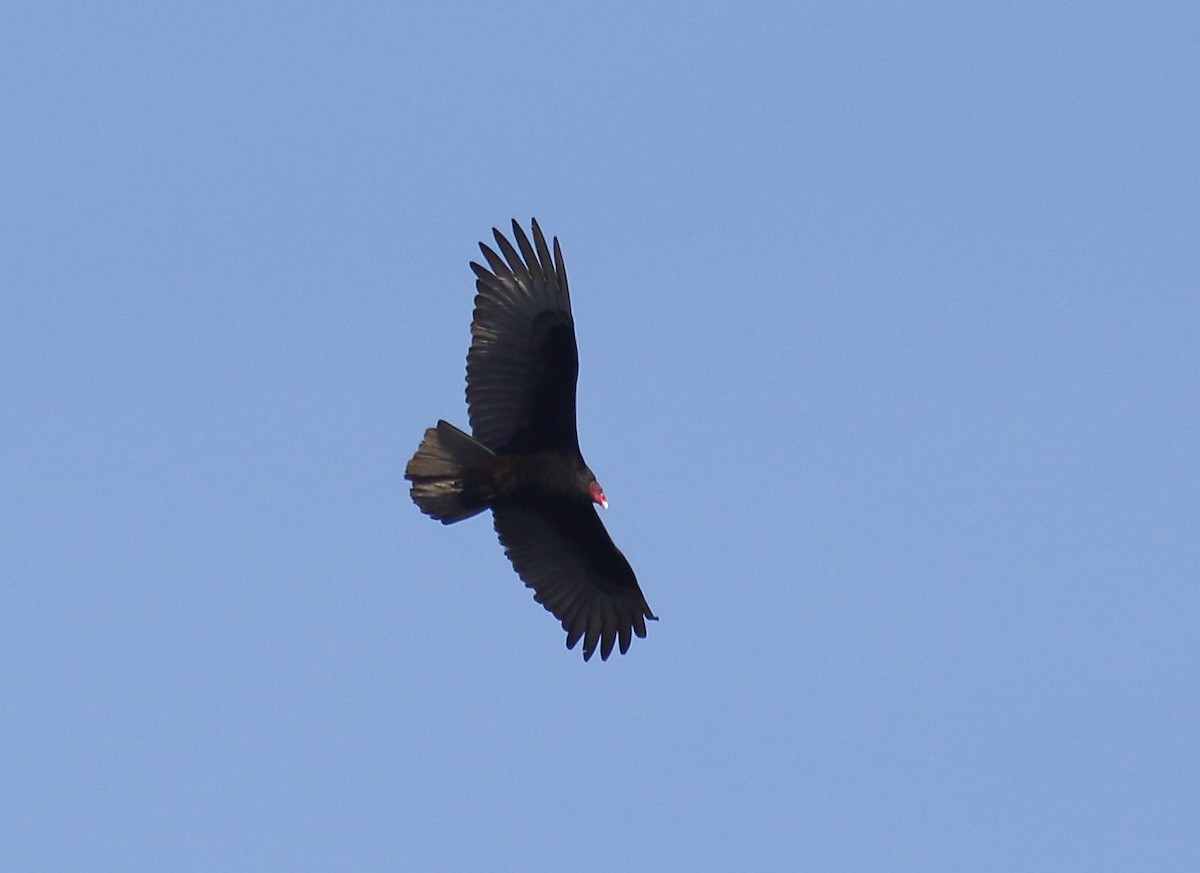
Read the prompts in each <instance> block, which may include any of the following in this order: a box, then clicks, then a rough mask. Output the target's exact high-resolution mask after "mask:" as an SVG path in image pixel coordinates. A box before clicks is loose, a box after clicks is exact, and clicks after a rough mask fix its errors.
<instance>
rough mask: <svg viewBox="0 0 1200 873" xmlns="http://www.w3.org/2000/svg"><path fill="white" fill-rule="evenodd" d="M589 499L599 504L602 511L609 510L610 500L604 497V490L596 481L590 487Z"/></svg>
mask: <svg viewBox="0 0 1200 873" xmlns="http://www.w3.org/2000/svg"><path fill="white" fill-rule="evenodd" d="M588 497H590V498H592V502H593V503H599V504H600V508H601V509H608V498H607V497H605V496H604V489H603V488H601V487H600V483H599V482H597V481H596V480H595V479H593V480H592V484H591V485H589V486H588Z"/></svg>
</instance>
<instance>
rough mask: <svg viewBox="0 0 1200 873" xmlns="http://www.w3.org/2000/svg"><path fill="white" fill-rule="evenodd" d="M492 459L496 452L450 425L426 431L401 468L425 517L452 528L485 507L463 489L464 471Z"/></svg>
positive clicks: (482, 502) (441, 422) (438, 425)
mask: <svg viewBox="0 0 1200 873" xmlns="http://www.w3.org/2000/svg"><path fill="white" fill-rule="evenodd" d="M493 457H495V452H493V451H492V450H491V449H489V448H488V447H487V446H485V445H484V444H483V443H481V442H479V441H478V440H477V439H475V438H474V437H472V436H471V435H470V434H468V433H464V432H463V431H461V430H459V429H458V428H456V427H455V426H454V425H452V424H450V423H449V422H445V421H439V422H438V423H437V427H431V428H429V429H428V430H426V431H425V437H424V439H422V440H421V445H420V447H419V448H418V449H417V453H416V454H415V455H413V457H412V460H411V461H409V462H408V466H407V467H405V468H404V478H405V479H407V480H409V481H410V482H412V483H413V484H412V499H413V501H414V502H415V503H416V504H417V506H418V507H419V508H420V510H421V511H422V512H423V513H425V514H426V515H429V516H432V517H433V518H436V519H437V520H438V521H440V522H441V523H442V524H453V523H454V522H456V521H462V520H463V519H464V518H470V517H471V516H472V515H475V514H477V513H480V512H482V511H483V510H484V509H486V508H487V504H486V503H485V502H484V501H483V500H482V499H481V498H480V497H479V496H478V495H472V494H471V493H469V491H467V490H465V489H464V487H463V475H464V472H465V470H466V467H467V466H468V465H470V464H477V463H479V462H481V461H486V460H488V459H489V458H493Z"/></svg>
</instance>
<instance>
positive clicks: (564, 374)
mask: <svg viewBox="0 0 1200 873" xmlns="http://www.w3.org/2000/svg"><path fill="white" fill-rule="evenodd" d="M512 227H513V239H515V240H516V247H514V246H513V244H512V243H510V242H509V241H508V240H507V239H506V238H505V237H504V235H503V234H502V233H500V231H499V230H495V231H493V233H494V235H495V237H496V245H497V247H498V248H499V249H500V254H497V253H496V252H495V251H494V250H492V249H491V248H490V247H488V246H487V245H485V244H483V243H480V244H479V248H480V250H481V251H482V252H483V256H484V260H486V261H487V264H488V265H487V266H486V267H484V266H481V265H480V264H477V263H474V262H472V263H471V269H472V270H474V272H475V276H476V282H475V289H476V294H475V316H474V318H473V319H472V321H471V350H470V351H469V352H468V353H467V408H468V410H469V411H470V417H471V429H472V431H473V432H474V435H475V438H476V439H477V440H479V441H480V442H482V443H484V444H485V445H486V446H488V447H489V448H491V449H493V450H495V451H496V452H498V453H500V454H509V453H516V452H521V453H532V452H541V451H558V450H562V449H570V448H574V449H578V447H579V438H578V436H577V432H576V429H575V383H576V380H577V378H578V375H579V354H578V352H577V350H576V346H575V324H574V321H573V320H572V318H571V297H570V295H569V293H568V292H567V271H566V268H565V267H564V266H563V259H562V251H561V250H560V249H559V247H558V240H557V239H555V240H554V254H553V256H552V255H551V254H550V249H549V247H548V246H547V245H546V238H545V237H544V236H543V235H542V229H541V228H540V227H538V223H537V221H534V222H533V242H532V243H531V242H530V240H529V237H527V236H526V235H525V232H524V231H523V230H521V227H520V225H518V224H517V223H516V221H514V222H513V223H512ZM518 249H519V251H518ZM501 255H503V257H501Z"/></svg>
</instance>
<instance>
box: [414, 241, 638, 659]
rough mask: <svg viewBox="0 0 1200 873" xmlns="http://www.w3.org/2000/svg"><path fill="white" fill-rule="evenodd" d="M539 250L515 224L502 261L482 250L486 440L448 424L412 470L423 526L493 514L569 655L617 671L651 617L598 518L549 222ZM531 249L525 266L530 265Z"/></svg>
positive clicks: (480, 405)
mask: <svg viewBox="0 0 1200 873" xmlns="http://www.w3.org/2000/svg"><path fill="white" fill-rule="evenodd" d="M532 229H533V242H532V243H531V242H530V240H529V238H528V237H527V236H526V235H525V233H524V231H523V230H522V229H521V228H520V226H519V225H518V224H517V223H516V222H515V221H514V222H513V236H514V238H515V239H516V242H517V247H514V246H513V245H512V244H511V243H510V242H509V241H508V240H507V239H506V238H505V237H504V236H503V234H501V233H500V231H498V230H497V231H494V235H495V238H496V244H497V246H498V247H499V249H500V251H501V252H502V253H503V258H502V257H501V256H500V255H498V254H497V253H496V252H495V251H493V250H492V249H491V248H489V247H488V246H486V245H484V244H483V243H480V249H481V250H482V252H483V255H484V258H485V259H486V260H487V262H488V267H483V266H480V265H479V264H476V263H472V264H471V269H472V270H474V272H475V275H476V297H475V316H474V319H473V320H472V323H471V336H472V341H471V349H470V351H469V352H468V354H467V405H468V408H469V411H470V418H471V425H472V430H473V435H469V434H466V433H464V432H463V431H461V430H459V429H458V428H456V427H454V426H453V425H452V424H449V423H447V422H445V421H439V422H438V424H437V426H436V427H432V428H429V429H428V430H427V431H426V432H425V437H424V439H423V440H422V442H421V445H420V447H419V448H418V450H417V453H416V455H414V456H413V458H412V460H411V461H409V463H408V466H407V467H406V468H405V473H404V475H405V478H406V479H408V480H409V481H411V482H412V483H413V484H412V497H413V500H414V501H415V502H416V504H417V506H418V507H419V508H420V509H421V511H422V512H424V513H426V514H427V515H430V516H432V517H433V518H436V519H438V520H439V521H441V522H442V523H443V524H452V523H454V522H456V521H461V520H462V519H464V518H469V517H471V516H472V515H475V514H477V513H479V512H482V511H483V510H484V509H491V510H492V516H493V521H494V525H495V528H496V533H497V534H498V535H499V537H500V541H501V543H502V544H503V545H504V547H505V549H504V550H505V554H507V555H508V557H509V559H510V560H511V561H512V563H513V566H514V568H515V569H516V570H517V573H518V574H519V575H520V576H521V578H522V580H524V582H525V584H526V585H527V586H529V587H530V588H532V589H533V591H534V599H535V600H537V601H538V602H539V603H541V604H543V605H544V606H545V607H546V609H548V610H550V611H551V612H552V613H554V615H555V616H556V617H557V618H558V619H559V620H560V621H561V622H562V626H563V629H564V630H565V631H566V632H567V647H568V648H573V647H574V646H575V644H576V643H577V642H578V641H579V640H580V639H582V640H583V657H584V659H585V660H586V659H589V658H591V656H592V653H593V652H594V651H595V649H596V646H597V645H598V644H599V645H600V657H601V659H605V660H606V659H607V658H608V656H609V654H610V653H611V651H612V648H613V645H614V644H615V643H616V642H618V641H619V642H620V650H621V652H622V653H624V652H625V651H626V650H627V649H628V648H629V643H630V639H631V637H632V635H633V634H636V635H637V636H639V637H644V636H645V635H646V619H648V618H649V619H654V618H655V616H654V614H653V613H652V612H651V611H650V607H649V606H648V605H647V604H646V600H645V598H644V597H643V596H642V592H641V589H640V588H639V587H638V584H637V578H636V577H635V576H634V574H633V570H632V569H631V568H630V566H629V562H628V561H626V560H625V556H624V555H622V554H621V552H620V551H619V550H618V549H617V547H616V546H615V545H613V542H612V540H611V539H610V538H609V536H608V532H607V531H605V529H604V525H603V523H601V521H600V518H599V516H598V515H597V514H596V511H595V508H594V507H593V506H592V504H598V505H600V506H602V507H605V508H607V506H608V501H607V499H606V498H605V496H604V491H603V490H602V489H601V488H600V486H599V484H598V483H597V482H596V477H595V475H594V474H593V473H592V471H591V470H590V469H589V468H588V466H587V464H586V463H585V462H584V460H583V455H582V453H581V452H580V450H579V439H578V436H577V433H576V426H575V383H576V380H577V378H578V373H579V356H578V351H577V348H576V344H575V327H574V321H573V319H572V316H571V301H570V295H569V293H568V290H567V275H566V268H565V267H564V265H563V260H562V252H561V251H560V250H559V246H558V240H557V239H555V240H554V254H553V257H552V256H551V254H550V249H549V247H548V246H547V245H546V240H545V237H544V236H543V235H542V232H541V228H539V227H538V224H537V222H536V221H534V222H533V224H532ZM518 248H519V250H520V251H519V252H518Z"/></svg>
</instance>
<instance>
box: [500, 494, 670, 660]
mask: <svg viewBox="0 0 1200 873" xmlns="http://www.w3.org/2000/svg"><path fill="white" fill-rule="evenodd" d="M492 515H493V517H494V521H495V526H496V533H497V534H498V535H499V536H500V542H501V543H502V544H503V545H504V553H505V554H506V555H508V558H509V560H510V561H512V564H513V567H515V568H516V571H517V573H518V575H520V577H521V579H522V580H523V581H524V582H525V584H526V585H527V586H528V587H530V588H532V589H533V599H534V600H536V601H537V602H538V603H540V604H542V606H544V607H546V609H548V610H549V611H550V612H552V613H554V617H555V618H557V619H558V620H559V621H561V622H562V626H563V630H565V631H566V632H567V648H568V649H573V648H575V644H576V643H577V642H579V640H580V639H582V640H583V659H584V660H585V661H586V660H588V659H589V658H591V657H592V653H593V652H594V651H595V650H596V645H597V643H599V645H600V658H601V660H607V659H608V656H609V654H611V653H612V649H613V645H614V643H616V642H617V641H618V640H620V648H621V654H625V652H626V651H627V650H628V649H629V643H630V641H631V639H632V637H633V635H634V634H637V636H639V637H645V636H646V619H648V618H649V619H654V618H655V615H654V613H652V612H651V611H650V607H649V605H648V604H647V603H646V598H645V597H644V596H643V595H642V590H641V588H639V587H638V583H637V577H635V576H634V574H633V569H632V568H631V567H630V566H629V562H628V561H627V560H625V556H624V555H622V554H621V552H620V550H619V549H618V548H617V547H616V546H615V545H613V541H612V539H611V538H610V537H609V535H608V531H606V530H605V529H604V524H603V522H601V521H600V517H599V516H598V515H597V514H596V511H595V510H594V509H592V507H591V506H589V505H587V504H582V503H575V502H565V501H564V502H554V503H552V504H550V505H548V506H547V507H546V508H545V509H543V510H538V509H531V508H529V507H526V506H512V505H497V506H494V507H492Z"/></svg>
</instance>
